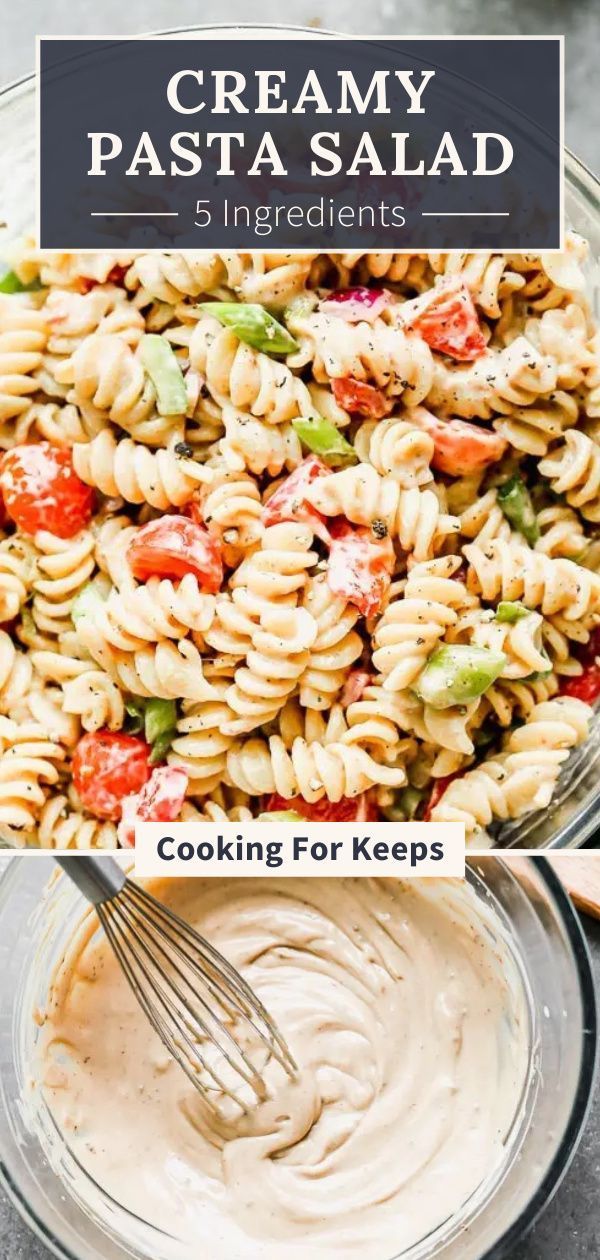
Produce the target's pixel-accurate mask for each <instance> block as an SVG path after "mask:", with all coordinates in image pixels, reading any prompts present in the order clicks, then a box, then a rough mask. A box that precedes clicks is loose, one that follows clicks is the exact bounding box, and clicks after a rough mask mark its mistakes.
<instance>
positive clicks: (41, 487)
mask: <svg viewBox="0 0 600 1260" xmlns="http://www.w3.org/2000/svg"><path fill="white" fill-rule="evenodd" d="M0 493H1V494H2V498H3V499H4V504H5V507H6V511H7V513H8V515H9V517H10V518H11V520H13V521H14V522H15V525H18V527H19V529H20V530H22V531H23V533H24V534H36V533H37V531H38V529H47V530H49V531H50V533H51V534H56V536H57V538H73V536H74V535H75V534H78V533H79V531H80V530H81V529H83V528H84V526H85V525H87V524H88V521H89V520H90V518H91V515H92V509H93V504H94V492H93V490H92V488H91V486H86V484H85V482H84V481H82V480H81V478H80V477H78V476H77V473H76V472H75V469H74V468H73V464H72V462H71V453H70V451H66V450H62V449H59V448H58V447H56V446H51V445H50V442H37V443H36V444H35V446H33V445H32V446H13V447H12V449H11V450H10V451H7V452H6V454H4V455H3V456H2V459H1V460H0Z"/></svg>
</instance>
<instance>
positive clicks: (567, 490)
mask: <svg viewBox="0 0 600 1260" xmlns="http://www.w3.org/2000/svg"><path fill="white" fill-rule="evenodd" d="M539 470H540V472H541V473H542V475H543V476H544V477H547V478H548V480H549V481H550V484H551V486H552V489H553V491H554V493H555V494H564V496H565V498H566V500H567V503H570V504H571V506H572V507H575V508H578V509H579V511H580V512H581V515H582V516H583V517H584V518H585V520H586V521H593V522H594V523H597V522H598V521H600V446H597V445H596V443H595V442H593V441H592V439H591V438H589V437H588V436H587V434H586V433H581V432H580V431H579V430H578V429H570V430H569V432H568V433H565V436H564V439H563V441H562V442H561V443H560V444H559V445H557V446H555V447H554V449H553V450H552V451H550V453H549V454H548V455H547V456H546V458H545V459H543V460H541V461H540V464H539Z"/></svg>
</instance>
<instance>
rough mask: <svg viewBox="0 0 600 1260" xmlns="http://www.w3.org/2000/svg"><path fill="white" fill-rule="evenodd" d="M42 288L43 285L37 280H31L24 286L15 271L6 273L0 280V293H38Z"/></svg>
mask: <svg viewBox="0 0 600 1260" xmlns="http://www.w3.org/2000/svg"><path fill="white" fill-rule="evenodd" d="M41 288H42V285H41V284H40V281H39V280H38V279H37V278H36V279H35V280H31V281H30V282H29V284H24V283H23V281H22V280H19V277H18V275H17V274H16V272H15V271H5V272H4V275H3V276H2V277H1V278H0V293H37V292H38V290H39V289H41Z"/></svg>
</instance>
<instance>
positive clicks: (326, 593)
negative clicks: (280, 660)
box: [300, 574, 362, 710]
mask: <svg viewBox="0 0 600 1260" xmlns="http://www.w3.org/2000/svg"><path fill="white" fill-rule="evenodd" d="M304 607H305V608H306V609H307V610H308V611H309V612H310V614H311V616H312V617H313V618H314V621H315V622H316V635H315V638H314V642H313V643H312V646H311V648H310V655H309V658H308V662H307V665H306V668H305V670H304V672H303V674H302V676H301V678H300V703H301V704H302V705H303V707H304V708H305V709H307V710H319V709H327V708H329V707H330V706H331V704H332V703H333V702H334V700H335V699H336V698H337V696H338V694H339V692H340V691H341V689H342V687H343V685H344V682H345V680H346V677H347V674H348V671H349V669H350V667H351V665H353V664H354V662H355V661H356V660H357V659H358V657H359V656H360V654H361V652H362V639H361V637H360V635H359V634H357V632H356V630H355V629H354V627H355V625H356V623H357V621H358V612H357V610H356V609H355V608H353V607H352V605H351V604H348V603H346V601H345V600H344V599H342V598H340V597H338V596H336V595H334V594H333V592H332V591H331V590H330V588H329V586H328V584H327V580H326V577H325V575H323V574H317V575H316V576H315V577H312V578H310V579H309V581H308V582H307V585H306V588H305V592H304Z"/></svg>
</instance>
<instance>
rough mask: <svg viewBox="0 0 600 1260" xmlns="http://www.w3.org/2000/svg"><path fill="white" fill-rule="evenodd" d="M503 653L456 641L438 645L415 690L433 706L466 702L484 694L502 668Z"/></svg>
mask: <svg viewBox="0 0 600 1260" xmlns="http://www.w3.org/2000/svg"><path fill="white" fill-rule="evenodd" d="M505 661H506V657H505V655H504V652H492V651H490V650H489V649H488V648H480V647H469V646H468V645H467V644H462V643H457V644H453V645H452V646H449V645H447V646H445V647H441V648H438V649H437V651H436V652H434V653H433V655H432V656H430V657H429V660H428V662H427V664H426V666H425V669H424V670H423V671H422V673H421V674H420V675H419V678H418V680H417V685H416V687H415V691H416V693H417V695H418V696H419V698H420V699H421V700H423V701H424V703H425V704H430V705H431V707H432V708H433V709H449V708H451V706H452V705H454V704H468V703H469V701H470V700H476V699H477V697H478V696H481V695H483V693H484V691H487V689H488V687H491V685H492V683H493V682H495V680H496V678H498V676H499V674H501V673H502V670H503V669H504V665H505Z"/></svg>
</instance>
